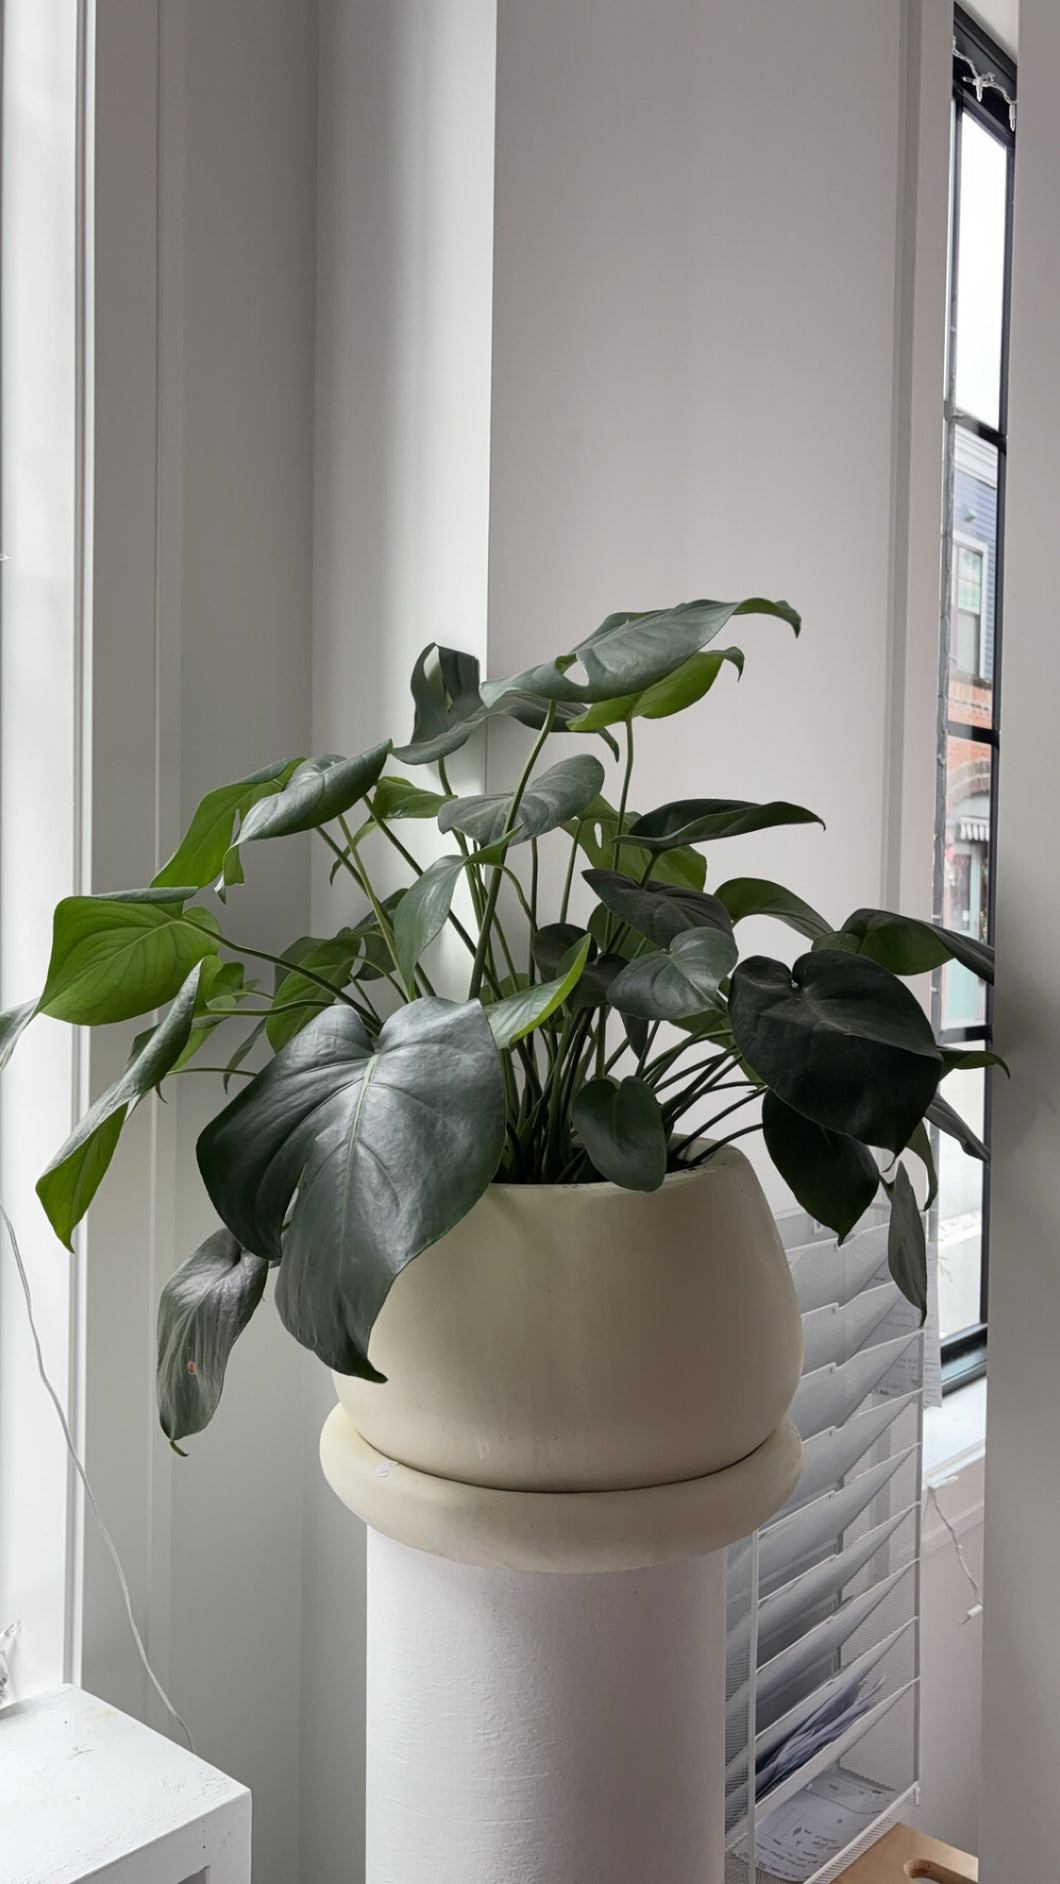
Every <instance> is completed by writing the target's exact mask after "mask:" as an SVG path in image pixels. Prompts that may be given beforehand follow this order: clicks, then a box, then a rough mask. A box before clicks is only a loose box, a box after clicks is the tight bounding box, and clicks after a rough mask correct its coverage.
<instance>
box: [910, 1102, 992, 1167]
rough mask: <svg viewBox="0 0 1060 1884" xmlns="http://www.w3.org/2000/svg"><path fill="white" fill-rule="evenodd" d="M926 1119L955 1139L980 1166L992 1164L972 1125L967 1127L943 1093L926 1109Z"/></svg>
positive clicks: (985, 1147)
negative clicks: (976, 1159)
mask: <svg viewBox="0 0 1060 1884" xmlns="http://www.w3.org/2000/svg"><path fill="white" fill-rule="evenodd" d="M924 1117H925V1118H926V1119H927V1121H928V1123H929V1124H930V1125H937V1126H938V1128H939V1131H940V1132H946V1133H948V1135H949V1137H950V1138H955V1139H956V1140H957V1143H958V1144H959V1146H960V1148H961V1150H962V1151H966V1152H967V1154H968V1156H969V1158H978V1159H979V1162H980V1164H989V1163H990V1152H989V1149H988V1147H987V1146H986V1145H984V1143H983V1141H982V1139H981V1138H977V1137H976V1134H975V1133H974V1132H973V1130H972V1128H971V1126H970V1125H966V1124H965V1122H964V1120H963V1119H962V1117H961V1115H960V1113H959V1112H955V1111H954V1109H953V1107H952V1106H951V1105H950V1103H949V1101H948V1100H947V1099H944V1098H943V1097H942V1094H941V1093H936V1094H935V1097H934V1098H933V1099H932V1101H931V1104H930V1105H929V1106H927V1107H926V1108H925V1111H924Z"/></svg>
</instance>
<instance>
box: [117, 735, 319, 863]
mask: <svg viewBox="0 0 1060 1884" xmlns="http://www.w3.org/2000/svg"><path fill="white" fill-rule="evenodd" d="M300 763H301V761H300V760H299V759H278V760H277V761H276V763H275V765H267V766H266V767H265V768H264V770H263V771H261V772H252V773H251V774H250V776H249V777H248V778H241V779H237V780H236V781H235V784H233V785H219V786H218V787H217V789H216V791H212V792H207V794H206V797H205V798H204V799H203V800H202V802H201V803H200V805H199V808H198V810H197V811H196V813H195V816H194V817H193V818H192V821H191V823H190V824H189V826H188V828H187V831H186V832H185V834H184V836H183V838H182V839H181V841H180V844H179V845H178V847H177V849H176V850H175V851H174V852H173V855H172V857H171V858H170V859H169V862H168V863H167V864H163V866H162V868H161V870H160V871H159V873H158V875H157V876H156V877H154V878H153V879H152V882H153V884H154V885H158V886H167V887H171V886H173V885H174V884H184V883H191V884H194V886H195V888H196V889H197V890H201V889H202V888H203V886H204V885H205V884H207V883H212V882H213V880H214V878H215V877H216V876H218V875H219V873H220V870H221V866H222V864H223V863H224V860H225V852H226V851H227V849H228V847H229V845H230V844H231V842H232V834H233V831H234V829H235V821H236V818H237V817H240V818H245V817H246V815H247V812H248V811H249V810H250V808H251V806H252V805H255V804H257V802H258V799H259V798H267V797H268V796H269V795H270V794H271V793H273V792H277V791H279V790H280V789H281V787H282V786H284V785H286V783H287V780H288V779H289V778H290V776H291V773H292V772H293V771H294V770H295V768H296V767H297V766H298V765H299V764H300Z"/></svg>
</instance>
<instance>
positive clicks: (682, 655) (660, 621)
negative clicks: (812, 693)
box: [482, 597, 799, 705]
mask: <svg viewBox="0 0 1060 1884" xmlns="http://www.w3.org/2000/svg"><path fill="white" fill-rule="evenodd" d="M734 615H778V616H780V618H781V619H782V620H784V621H787V622H789V623H790V625H791V626H792V627H793V628H794V629H795V632H796V634H797V633H798V631H799V618H798V616H797V614H796V613H795V611H794V609H793V608H791V607H790V606H789V604H788V603H787V602H767V601H764V600H762V599H760V598H758V597H752V598H749V599H748V600H747V601H744V602H706V601H698V602H682V603H681V604H680V605H679V606H678V607H677V608H661V609H652V610H650V611H648V612H647V613H644V614H619V615H609V616H608V617H607V620H606V621H604V622H602V623H601V624H600V627H599V628H597V629H596V631H595V633H593V634H591V635H590V636H589V637H588V639H587V640H585V641H581V642H579V644H578V646H577V647H576V648H574V649H573V650H572V652H571V653H570V654H565V655H562V656H561V657H560V658H559V659H558V660H555V661H546V662H545V663H543V664H542V665H541V666H540V667H531V668H528V669H527V670H526V672H525V673H522V674H516V675H515V676H513V678H512V679H511V680H498V681H490V682H487V684H486V685H485V686H484V687H483V688H482V696H483V699H484V700H486V701H487V703H490V704H492V703H493V702H495V701H497V700H498V699H499V698H500V697H501V695H502V694H504V693H506V692H508V691H509V690H510V689H512V688H518V689H522V690H524V691H526V692H529V693H533V694H540V695H541V696H543V697H544V698H545V699H547V700H561V701H579V702H582V703H584V704H585V705H590V704H592V703H593V702H594V701H598V700H614V699H616V698H620V697H621V696H623V695H626V694H631V693H633V694H637V693H642V692H643V691H644V689H645V688H647V687H653V686H654V685H655V684H656V682H657V681H660V680H663V679H665V677H666V676H667V675H668V674H672V673H673V672H674V671H675V670H676V669H677V668H679V667H683V665H684V663H685V662H686V661H687V660H688V659H689V657H690V656H691V655H693V654H697V653H698V652H699V650H700V649H701V648H705V647H706V645H707V643H708V642H709V641H713V640H714V638H715V636H716V635H718V634H720V633H721V630H722V629H723V628H724V627H725V624H726V623H727V622H729V621H731V620H732V618H733V616H734ZM578 666H580V669H581V673H580V674H573V675H572V670H573V669H576V668H577V667H578Z"/></svg>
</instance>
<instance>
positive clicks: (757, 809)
mask: <svg viewBox="0 0 1060 1884" xmlns="http://www.w3.org/2000/svg"><path fill="white" fill-rule="evenodd" d="M823 823H824V820H823V818H819V817H818V816H817V813H816V812H815V811H807V810H806V808H805V806H804V805H788V804H784V803H783V802H782V801H781V800H779V799H777V800H774V801H773V802H772V803H770V804H767V805H754V804H750V803H749V802H748V800H747V799H745V798H682V799H678V800H677V801H676V803H674V804H672V805H660V807H659V809H658V810H657V811H649V812H648V813H647V814H646V816H644V817H643V818H638V819H637V821H636V823H635V824H631V825H630V827H629V838H628V839H626V838H623V840H622V842H623V845H625V844H626V843H627V842H630V843H635V844H640V845H641V846H642V847H643V848H644V849H645V850H649V851H656V850H672V849H673V848H674V847H675V846H676V845H679V844H706V843H708V842H713V841H715V840H716V839H718V838H722V837H744V836H746V835H747V833H748V832H751V831H768V830H772V829H773V828H774V827H775V826H776V825H779V824H820V825H823Z"/></svg>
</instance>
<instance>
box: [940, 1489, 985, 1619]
mask: <svg viewBox="0 0 1060 1884" xmlns="http://www.w3.org/2000/svg"><path fill="white" fill-rule="evenodd" d="M956 1483H957V1479H956V1475H954V1477H953V1478H940V1479H939V1481H938V1484H939V1485H956ZM927 1495H928V1497H929V1498H930V1500H931V1502H932V1504H933V1505H934V1507H935V1510H936V1512H937V1513H938V1516H939V1517H940V1518H941V1519H942V1522H943V1524H944V1525H945V1526H946V1529H947V1531H948V1532H949V1534H950V1536H951V1538H952V1539H953V1548H954V1550H955V1551H956V1553H957V1562H958V1563H959V1564H960V1566H961V1569H962V1570H963V1571H964V1574H965V1576H966V1577H967V1578H968V1581H969V1583H970V1584H971V1586H972V1589H973V1590H974V1592H975V1602H974V1603H973V1604H972V1607H971V1609H970V1610H969V1611H968V1614H967V1615H966V1616H962V1617H961V1627H962V1628H963V1627H964V1624H965V1623H966V1622H974V1621H975V1618H976V1617H977V1616H981V1615H982V1613H983V1597H982V1592H981V1590H980V1588H979V1585H978V1583H977V1582H976V1580H975V1578H974V1576H973V1575H972V1572H971V1570H970V1569H969V1567H968V1559H967V1557H966V1556H965V1554H964V1551H963V1550H962V1548H961V1540H960V1538H959V1537H958V1536H957V1533H956V1531H955V1530H954V1528H953V1526H952V1524H951V1523H950V1521H949V1519H948V1517H947V1516H946V1513H945V1512H944V1511H943V1509H942V1506H941V1505H940V1504H939V1494H938V1489H937V1487H936V1486H935V1485H931V1484H929V1485H928V1488H927Z"/></svg>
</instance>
